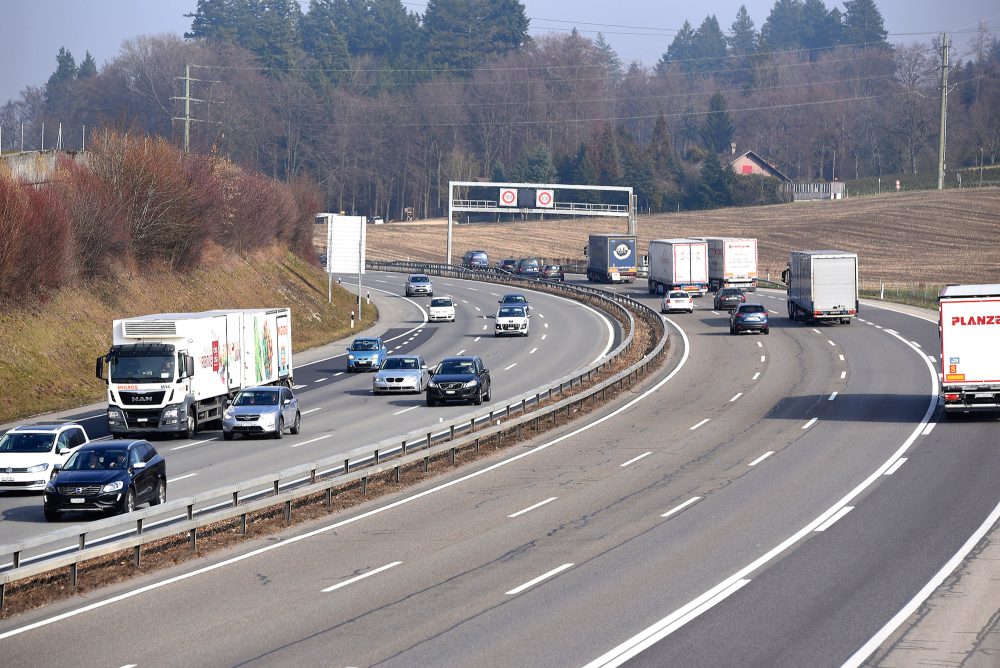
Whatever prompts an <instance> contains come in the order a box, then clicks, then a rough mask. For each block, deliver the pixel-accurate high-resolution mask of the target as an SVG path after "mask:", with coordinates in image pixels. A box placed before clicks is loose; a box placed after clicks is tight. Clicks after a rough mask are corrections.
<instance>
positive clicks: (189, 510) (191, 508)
mask: <svg viewBox="0 0 1000 668" xmlns="http://www.w3.org/2000/svg"><path fill="white" fill-rule="evenodd" d="M187 516H188V519H189V520H193V519H194V504H193V503H189V504H188V506H187Z"/></svg>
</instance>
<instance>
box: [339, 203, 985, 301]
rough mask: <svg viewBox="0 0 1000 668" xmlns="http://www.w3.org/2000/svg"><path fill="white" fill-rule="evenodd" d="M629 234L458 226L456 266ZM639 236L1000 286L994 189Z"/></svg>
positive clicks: (699, 215) (407, 231) (372, 243)
mask: <svg viewBox="0 0 1000 668" xmlns="http://www.w3.org/2000/svg"><path fill="white" fill-rule="evenodd" d="M625 230H626V224H625V221H624V220H622V219H618V218H590V219H568V218H567V219H560V218H553V219H551V220H546V221H532V222H523V223H501V224H496V223H494V224H474V225H456V226H455V227H454V230H453V235H454V236H453V241H452V262H453V263H454V264H458V263H459V262H461V259H462V253H464V252H465V251H466V250H470V249H473V248H475V249H482V250H485V251H487V252H488V253H489V255H490V260H491V262H493V263H495V261H496V260H498V259H500V258H504V257H510V256H513V257H522V256H526V255H533V256H539V257H546V258H560V259H568V258H581V259H582V257H583V255H582V251H583V247H584V245H585V244H586V239H587V234H589V233H590V232H625ZM638 232H639V238H640V246H641V247H645V246H646V245H647V244H648V242H649V240H650V239H658V238H668V237H681V236H687V235H697V236H747V237H756V238H757V239H758V240H759V242H758V254H759V262H760V274H761V276H762V277H766V276H767V275H768V274H769V273H770V275H771V277H772V278H776V277H777V276H778V275H779V274H780V272H781V270H782V269H783V268H784V267H785V264H786V262H787V261H788V251H790V250H795V249H801V250H807V249H827V248H836V249H842V250H849V251H855V252H857V253H858V255H859V261H860V272H861V279H862V282H865V283H871V282H877V281H886V282H898V283H912V284H920V283H928V284H944V283H993V282H998V281H1000V189H998V188H983V189H966V190H946V191H919V192H909V193H892V194H889V195H880V196H877V197H864V198H854V199H848V200H839V201H823V202H798V203H792V204H778V205H774V206H765V207H752V208H740V209H716V210H714V211H692V212H680V213H670V214H657V215H651V216H644V215H640V216H639V220H638ZM321 236H324V237H325V232H324V233H323V235H321ZM446 240H447V225H446V224H445V221H444V220H434V221H421V222H411V223H389V224H386V225H379V226H375V225H370V226H369V227H368V257H369V258H370V259H387V260H405V259H411V260H420V261H432V262H443V261H444V256H445V248H446Z"/></svg>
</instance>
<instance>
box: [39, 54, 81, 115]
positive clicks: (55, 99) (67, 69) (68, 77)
mask: <svg viewBox="0 0 1000 668" xmlns="http://www.w3.org/2000/svg"><path fill="white" fill-rule="evenodd" d="M75 78H76V61H75V60H74V59H73V54H72V53H70V52H69V51H68V50H66V48H65V47H59V53H58V54H57V55H56V71H55V72H53V73H52V75H51V76H50V77H49V80H48V82H47V83H46V84H45V106H46V108H48V109H49V110H50V111H53V110H54V109H55V108H56V107H58V106H59V105H60V104H61V103H62V100H63V99H64V98H65V97H66V95H67V94H68V91H69V86H70V85H71V84H72V83H73V80H74V79H75Z"/></svg>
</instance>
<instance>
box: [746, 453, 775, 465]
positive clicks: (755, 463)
mask: <svg viewBox="0 0 1000 668" xmlns="http://www.w3.org/2000/svg"><path fill="white" fill-rule="evenodd" d="M773 454H774V450H768V451H767V452H765V453H764V454H762V455H761V456H760V457H758V458H757V459H755V460H753V461H752V462H750V463H749V464H747V466H757V464H760V463H761V462H762V461H764V460H765V459H767V458H768V457H770V456H771V455H773Z"/></svg>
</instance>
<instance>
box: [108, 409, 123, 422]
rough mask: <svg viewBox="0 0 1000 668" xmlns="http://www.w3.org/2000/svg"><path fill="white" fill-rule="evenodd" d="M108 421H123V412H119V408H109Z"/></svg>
mask: <svg viewBox="0 0 1000 668" xmlns="http://www.w3.org/2000/svg"><path fill="white" fill-rule="evenodd" d="M108 419H109V420H121V419H122V412H121V411H120V410H118V409H117V408H109V409H108Z"/></svg>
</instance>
